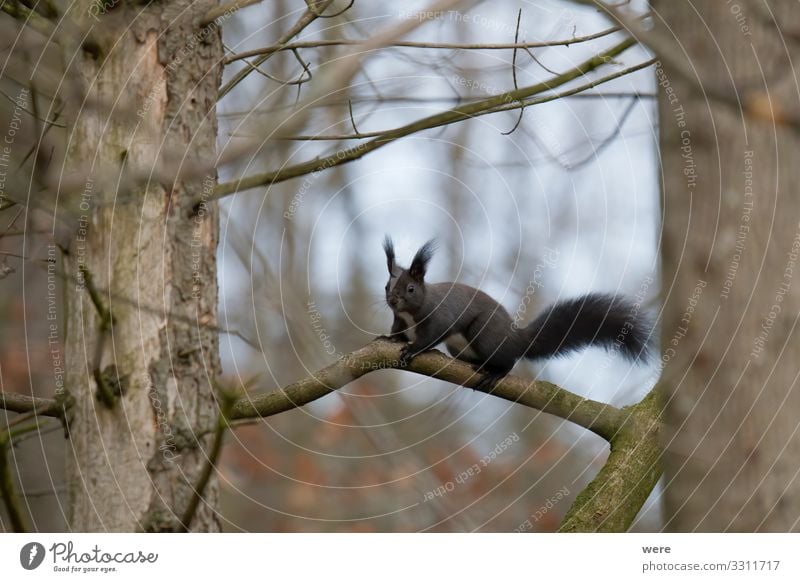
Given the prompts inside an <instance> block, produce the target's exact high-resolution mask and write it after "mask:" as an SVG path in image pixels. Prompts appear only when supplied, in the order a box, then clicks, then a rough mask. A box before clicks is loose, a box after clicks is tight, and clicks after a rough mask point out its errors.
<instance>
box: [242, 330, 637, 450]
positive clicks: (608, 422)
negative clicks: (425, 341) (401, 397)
mask: <svg viewBox="0 0 800 582" xmlns="http://www.w3.org/2000/svg"><path fill="white" fill-rule="evenodd" d="M401 347H402V344H400V343H398V342H392V341H388V340H383V339H380V340H374V341H372V342H370V343H369V344H367V345H366V346H364V347H363V348H361V349H359V350H356V351H354V352H352V353H350V354H347V355H346V356H344V357H342V358H340V359H339V361H337V362H336V363H334V364H331V365H330V366H328V367H326V368H323V369H322V370H319V371H318V372H316V373H314V374H313V375H312V376H310V377H308V378H305V379H303V380H300V381H299V382H295V383H294V384H290V385H289V386H286V387H284V388H281V389H280V390H276V391H274V392H269V393H267V394H263V395H260V396H254V397H244V398H240V399H239V400H237V401H236V402H235V403H234V405H233V407H232V410H231V414H230V419H231V420H239V419H244V418H256V417H267V416H273V415H275V414H279V413H281V412H285V411H287V410H291V409H293V408H299V407H301V406H305V405H306V404H308V403H309V402H313V401H314V400H317V399H318V398H322V397H323V396H325V395H326V394H330V393H331V392H334V391H335V390H338V389H339V388H342V387H344V386H346V385H347V384H349V383H350V382H352V381H353V380H356V379H358V378H360V377H361V376H364V375H366V374H368V373H370V372H374V371H375V370H383V369H393V368H399V364H398V359H399V357H400V349H401ZM402 369H404V370H408V371H409V372H415V373H417V374H422V375H425V376H431V377H433V378H438V379H439V380H444V381H446V382H452V383H453V384H460V385H462V386H465V387H468V388H474V387H475V386H476V385H477V383H478V380H479V379H480V374H479V373H477V372H476V371H475V368H473V367H472V366H470V365H469V364H466V363H464V362H462V361H460V360H454V359H452V358H449V357H447V356H445V355H444V354H443V353H441V352H439V351H436V350H432V351H429V352H426V353H424V354H421V355H419V356H417V357H415V358H414V359H413V360H412V361H411V363H410V364H409V366H408V367H407V368H402ZM487 393H488V394H491V395H492V396H497V397H498V398H503V399H504V400H509V401H511V402H517V403H519V404H523V405H525V406H529V407H531V408H535V409H537V410H541V411H542V412H547V413H549V414H553V415H556V416H559V417H561V418H563V419H565V420H569V421H570V422H574V423H575V424H577V425H580V426H582V427H584V428H586V429H588V430H591V431H592V432H594V433H595V434H597V435H599V436H601V437H603V438H604V439H606V440H611V439H612V438H614V436H615V435H616V433H617V431H618V430H619V428H620V426H621V425H622V422H623V420H624V418H625V415H624V414H623V412H622V411H621V410H620V409H618V408H616V407H614V406H611V405H610V404H604V403H602V402H596V401H594V400H589V399H587V398H583V397H581V396H578V395H577V394H573V393H572V392H570V391H568V390H564V389H563V388H560V387H558V386H556V385H555V384H552V383H550V382H544V381H541V380H524V379H522V378H518V377H516V376H506V377H505V378H504V379H503V380H502V381H500V382H499V383H498V384H497V385H496V386H495V387H494V388H492V389H491V390H490V391H488V392H487Z"/></svg>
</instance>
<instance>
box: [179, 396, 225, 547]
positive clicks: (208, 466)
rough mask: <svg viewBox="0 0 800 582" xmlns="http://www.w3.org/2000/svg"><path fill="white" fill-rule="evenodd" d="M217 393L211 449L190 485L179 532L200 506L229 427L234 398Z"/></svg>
mask: <svg viewBox="0 0 800 582" xmlns="http://www.w3.org/2000/svg"><path fill="white" fill-rule="evenodd" d="M219 393H220V399H221V402H220V413H219V418H218V420H217V425H216V427H215V428H214V437H213V439H212V441H211V450H210V451H209V453H208V457H207V458H206V462H205V464H204V465H203V470H202V471H201V472H200V476H199V477H198V479H197V483H196V484H195V485H194V487H192V496H191V498H190V499H189V504H188V505H187V506H186V510H185V511H184V512H183V515H182V516H181V522H180V524H179V526H178V531H180V532H188V531H189V528H190V527H191V525H192V519H193V518H194V515H195V513H197V508H198V507H199V506H200V502H201V501H202V500H203V492H204V491H205V490H206V487H207V486H208V482H209V481H210V480H211V475H213V474H214V470H215V469H216V466H217V461H218V460H219V454H220V451H221V450H222V442H223V440H224V439H225V433H226V432H227V430H228V428H229V427H230V425H229V424H228V415H229V414H230V412H231V408H232V406H233V404H234V403H235V402H236V399H235V397H233V396H231V395H230V394H228V393H227V392H223V391H220V392H219Z"/></svg>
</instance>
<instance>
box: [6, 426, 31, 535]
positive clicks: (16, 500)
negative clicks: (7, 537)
mask: <svg viewBox="0 0 800 582" xmlns="http://www.w3.org/2000/svg"><path fill="white" fill-rule="evenodd" d="M10 446H11V445H10V442H9V440H8V435H7V433H0V496H2V498H3V501H4V502H5V505H6V510H7V511H8V517H9V519H10V520H11V527H12V529H13V530H14V531H15V532H18V533H24V532H28V531H30V526H29V525H28V518H27V516H26V514H25V511H24V510H23V508H22V502H21V501H20V496H19V494H18V493H17V486H16V484H15V483H14V474H13V473H12V471H11V463H10V462H9V458H8V450H9V448H10Z"/></svg>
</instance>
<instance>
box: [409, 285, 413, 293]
mask: <svg viewBox="0 0 800 582" xmlns="http://www.w3.org/2000/svg"><path fill="white" fill-rule="evenodd" d="M408 292H409V293H413V292H414V285H409V286H408Z"/></svg>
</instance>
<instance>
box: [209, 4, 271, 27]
mask: <svg viewBox="0 0 800 582" xmlns="http://www.w3.org/2000/svg"><path fill="white" fill-rule="evenodd" d="M259 2H261V0H236V1H235V2H229V3H227V4H220V5H219V6H215V7H214V8H212V9H211V10H209V11H208V12H206V15H205V16H204V17H203V19H202V20H201V21H200V26H207V25H209V24H211V23H212V22H214V21H215V20H216V19H217V18H219V17H220V16H226V15H229V14H233V13H234V12H236V11H237V10H241V9H242V8H247V7H248V6H252V5H253V4H258V3H259Z"/></svg>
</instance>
